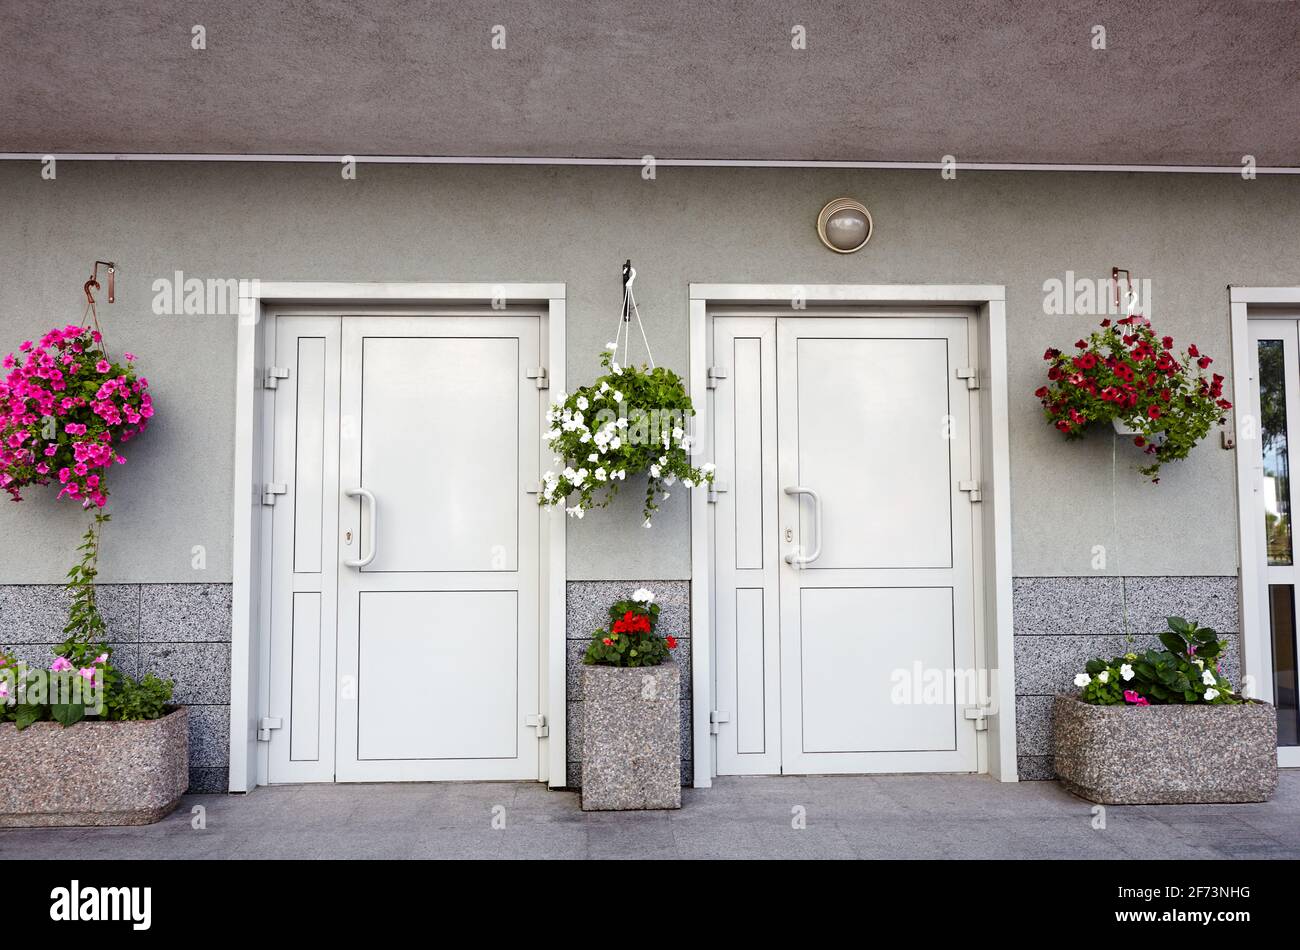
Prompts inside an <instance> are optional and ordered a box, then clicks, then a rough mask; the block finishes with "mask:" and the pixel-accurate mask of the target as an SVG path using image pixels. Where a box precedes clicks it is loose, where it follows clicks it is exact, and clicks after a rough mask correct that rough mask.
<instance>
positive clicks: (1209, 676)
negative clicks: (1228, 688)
mask: <svg viewBox="0 0 1300 950" xmlns="http://www.w3.org/2000/svg"><path fill="white" fill-rule="evenodd" d="M1201 682H1202V683H1204V684H1205V685H1206V686H1213V685H1215V684H1216V683H1217V682H1218V680H1216V679H1215V678H1214V674H1213V673H1211V672H1210V671H1209V670H1206V671H1205V672H1204V673H1202V674H1201Z"/></svg>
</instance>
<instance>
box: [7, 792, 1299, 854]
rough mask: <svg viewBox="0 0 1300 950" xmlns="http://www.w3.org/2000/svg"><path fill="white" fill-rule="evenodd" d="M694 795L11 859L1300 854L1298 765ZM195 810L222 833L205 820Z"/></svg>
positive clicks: (303, 804) (347, 796) (285, 812)
mask: <svg viewBox="0 0 1300 950" xmlns="http://www.w3.org/2000/svg"><path fill="white" fill-rule="evenodd" d="M683 798H684V802H683V807H682V809H681V810H680V811H672V812H664V811H658V812H623V813H591V814H588V813H584V812H582V811H581V810H579V808H578V796H577V794H575V793H573V792H552V791H549V790H547V789H546V788H544V787H542V786H539V785H535V784H531V783H509V782H475V783H444V784H430V785H397V784H394V785H302V786H281V787H277V788H261V789H258V790H257V791H255V792H254V793H252V794H251V795H246V796H233V795H190V796H186V798H185V800H184V802H183V803H182V805H181V807H180V808H179V809H177V811H176V812H175V813H174V814H172V815H171V816H170V817H168V818H167V819H165V820H163V821H161V822H159V823H158V824H156V825H149V826H146V827H142V828H105V829H86V828H68V829H33V830H10V831H0V856H2V857H5V858H11V857H18V858H99V857H103V858H109V857H111V858H291V857H293V858H296V857H303V858H638V859H645V858H1002V857H1008V858H1014V857H1028V858H1103V859H1115V858H1126V857H1139V858H1222V857H1232V858H1296V857H1300V771H1297V770H1293V771H1290V772H1283V774H1282V782H1281V785H1280V786H1279V788H1278V790H1277V794H1276V796H1275V797H1274V799H1273V801H1271V802H1267V803H1265V804H1259V805H1162V806H1154V805H1144V806H1127V807H1120V806H1111V807H1108V808H1107V809H1106V811H1105V815H1104V818H1105V828H1104V829H1102V828H1096V829H1095V828H1094V827H1093V824H1094V822H1095V821H1096V820H1097V818H1095V817H1094V816H1093V814H1092V811H1091V809H1092V808H1093V807H1094V806H1092V805H1091V804H1089V803H1088V802H1084V801H1081V800H1080V799H1077V798H1074V797H1073V796H1071V795H1070V794H1068V793H1067V792H1065V791H1063V790H1062V789H1061V788H1060V786H1058V785H1057V784H1056V783H1055V782H1024V783H1021V784H1019V785H1002V784H999V783H997V782H994V781H992V780H990V779H988V778H984V777H979V776H948V775H940V776H921V775H886V776H871V777H827V776H818V777H811V778H802V777H783V778H728V779H721V780H719V781H718V782H717V784H716V785H715V786H714V787H713V788H712V789H700V790H698V791H697V790H694V789H687V790H685V792H684V793H683ZM195 809H201V810H202V817H203V818H204V819H206V828H202V829H196V828H194V827H193V826H192V825H193V823H195V822H196V821H197V818H196V816H195V814H194V810H195ZM801 815H802V816H803V817H804V819H805V820H806V827H804V828H795V827H794V825H795V824H796V823H798V822H797V819H798V818H799V817H800V816H801ZM494 818H495V820H496V823H497V824H498V825H499V824H501V823H502V822H504V827H503V828H494V827H493V824H494Z"/></svg>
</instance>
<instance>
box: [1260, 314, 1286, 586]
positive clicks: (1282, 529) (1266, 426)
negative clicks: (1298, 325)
mask: <svg viewBox="0 0 1300 950" xmlns="http://www.w3.org/2000/svg"><path fill="white" fill-rule="evenodd" d="M1259 409H1260V413H1259V415H1260V420H1259V426H1260V442H1261V443H1262V444H1263V447H1264V536H1265V537H1266V538H1267V539H1268V563H1269V564H1278V565H1288V564H1290V563H1291V459H1290V455H1289V452H1288V450H1287V442H1286V364H1285V363H1284V362H1283V350H1282V341H1281V340H1260V341H1259Z"/></svg>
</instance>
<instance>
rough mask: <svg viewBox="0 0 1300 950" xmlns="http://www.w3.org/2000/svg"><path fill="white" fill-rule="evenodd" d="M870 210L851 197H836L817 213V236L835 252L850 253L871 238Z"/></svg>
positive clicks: (859, 248)
mask: <svg viewBox="0 0 1300 950" xmlns="http://www.w3.org/2000/svg"><path fill="white" fill-rule="evenodd" d="M871 232H872V222H871V212H870V211H868V210H867V206H866V205H864V204H863V203H862V202H860V201H854V200H853V199H852V198H836V199H835V200H834V201H831V202H829V203H828V204H827V205H826V207H824V208H822V211H821V214H819V215H817V236H818V237H819V238H821V239H822V243H823V244H825V245H826V246H827V247H829V248H830V249H831V250H832V251H834V252H835V253H836V254H852V253H853V252H854V251H857V250H861V248H862V247H863V245H865V244H866V243H867V242H868V241H870V240H871Z"/></svg>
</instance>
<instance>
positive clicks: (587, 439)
mask: <svg viewBox="0 0 1300 950" xmlns="http://www.w3.org/2000/svg"><path fill="white" fill-rule="evenodd" d="M578 441H579V442H582V443H583V444H584V445H585V444H586V443H588V442H590V441H591V433H590V432H584V433H582V435H580V436H578Z"/></svg>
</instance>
